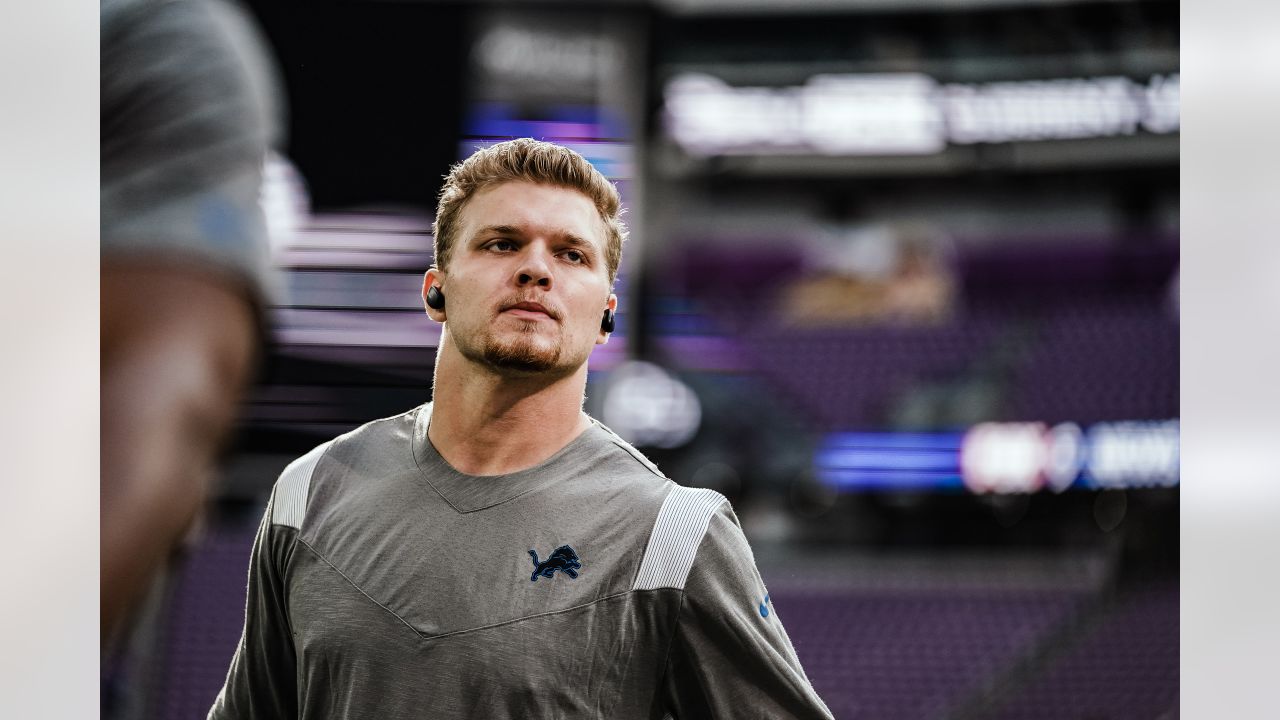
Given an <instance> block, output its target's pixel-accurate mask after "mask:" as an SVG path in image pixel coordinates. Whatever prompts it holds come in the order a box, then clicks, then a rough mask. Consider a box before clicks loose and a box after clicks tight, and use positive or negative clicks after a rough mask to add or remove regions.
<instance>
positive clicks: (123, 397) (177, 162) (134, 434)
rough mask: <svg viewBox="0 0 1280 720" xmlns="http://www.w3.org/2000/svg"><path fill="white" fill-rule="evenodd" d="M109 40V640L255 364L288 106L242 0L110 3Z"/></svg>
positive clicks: (104, 228) (197, 482) (104, 574)
mask: <svg viewBox="0 0 1280 720" xmlns="http://www.w3.org/2000/svg"><path fill="white" fill-rule="evenodd" d="M101 40H102V46H101V48H102V56H101V61H102V69H101V72H102V76H101V83H102V88H101V90H102V107H101V134H102V137H101V141H102V146H101V148H102V149H101V152H102V157H101V161H102V168H101V170H102V188H101V233H102V235H101V243H102V245H101V252H102V255H101V263H102V264H101V299H102V310H101V312H102V315H101V381H102V389H101V423H102V429H101V442H102V446H101V480H100V483H101V484H100V492H101V523H102V525H101V542H102V545H101V549H100V553H101V554H100V563H101V568H100V570H101V580H100V582H101V585H100V590H101V632H102V642H103V645H104V647H105V646H106V645H107V644H109V643H110V642H112V638H113V636H114V634H119V633H121V632H123V631H122V626H123V625H124V624H125V621H126V619H127V618H128V617H129V615H130V613H131V612H132V611H134V610H136V609H137V607H138V605H139V602H140V600H141V599H142V597H143V595H144V594H145V591H146V588H147V586H148V584H149V582H150V580H151V579H152V578H153V577H154V576H155V574H156V571H157V570H158V569H159V568H160V567H162V566H163V564H164V561H165V560H166V558H167V557H168V556H169V554H170V553H171V551H172V550H173V549H174V547H175V546H176V545H177V544H178V543H179V542H180V541H181V540H182V538H183V536H184V534H185V533H186V532H187V530H188V528H189V526H190V525H191V523H192V520H193V519H194V518H195V517H196V515H197V513H198V510H199V508H200V507H201V505H202V502H203V500H204V498H205V492H206V484H207V481H208V478H209V476H210V474H211V470H212V467H213V463H214V460H215V456H216V454H217V451H218V449H219V445H220V443H221V442H222V440H223V438H224V436H225V435H226V433H227V431H228V429H229V428H230V426H231V423H232V420H233V419H234V411H235V408H236V405H237V402H238V400H239V398H240V395H241V391H242V390H243V388H244V387H245V385H246V384H247V382H248V380H249V378H250V376H251V375H252V373H253V370H254V367H255V363H256V358H257V355H258V353H259V347H260V337H261V335H262V331H261V326H262V322H261V320H262V300H263V297H264V294H265V292H266V284H267V275H266V273H268V271H269V269H268V262H267V261H268V256H267V241H266V224H265V219H264V217H263V213H262V210H261V209H260V206H259V196H260V191H261V186H262V172H263V163H264V161H265V159H266V156H267V152H268V149H269V148H270V147H271V146H272V145H273V144H274V143H275V142H276V141H277V139H278V138H277V132H278V127H279V124H280V123H279V112H280V109H279V107H278V106H277V105H276V102H277V100H276V93H275V91H274V88H275V83H276V78H275V76H274V68H273V66H272V65H271V64H270V61H269V57H268V55H267V53H266V51H265V49H264V48H265V45H264V44H263V41H262V40H261V39H260V37H259V36H258V34H257V32H256V30H255V28H254V27H253V26H252V25H251V24H250V21H249V19H248V17H247V16H246V15H245V14H244V13H243V11H241V10H239V9H238V8H237V7H235V6H233V5H230V4H228V3H225V2H221V1H220V0H168V1H159V0H120V1H117V0H104V1H103V2H102V5H101Z"/></svg>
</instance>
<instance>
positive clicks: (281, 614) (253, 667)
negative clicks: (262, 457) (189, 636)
mask: <svg viewBox="0 0 1280 720" xmlns="http://www.w3.org/2000/svg"><path fill="white" fill-rule="evenodd" d="M274 505H275V495H274V493H273V495H272V499H271V501H270V502H269V503H268V504H267V512H266V515H265V516H264V517H263V519H262V524H261V526H259V528H258V535H257V537H256V538H255V540H254V543H253V552H252V554H251V556H250V560H249V590H248V597H247V600H246V601H245V609H244V632H243V633H242V634H241V635H240V644H239V646H237V648H236V653H235V656H234V657H232V659H231V669H230V670H229V671H228V672H227V680H226V684H224V685H223V687H222V691H221V692H219V693H218V697H217V699H216V700H214V703H213V707H212V708H211V709H210V710H209V715H208V718H209V720H224V719H230V718H237V719H241V718H243V719H245V720H258V719H262V720H265V719H267V718H294V717H297V715H298V701H297V697H298V693H297V671H296V668H297V657H296V655H295V651H294V645H293V633H292V631H291V628H290V624H289V610H288V604H287V599H286V590H285V581H284V578H285V570H286V568H287V567H288V564H289V560H290V558H291V556H292V554H293V549H294V546H295V542H296V540H297V532H298V531H297V530H295V529H294V528H292V527H287V526H284V525H276V524H273V523H272V521H271V520H272V508H273V507H274Z"/></svg>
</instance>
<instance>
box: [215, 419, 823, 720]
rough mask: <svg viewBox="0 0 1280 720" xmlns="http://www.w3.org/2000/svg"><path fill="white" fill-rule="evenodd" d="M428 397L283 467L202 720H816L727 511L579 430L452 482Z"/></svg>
mask: <svg viewBox="0 0 1280 720" xmlns="http://www.w3.org/2000/svg"><path fill="white" fill-rule="evenodd" d="M430 409H431V406H430V404H427V405H424V406H422V407H419V408H417V409H415V410H413V411H410V412H408V413H405V414H404V415H400V416H398V417H394V418H390V419H387V420H380V421H377V422H374V423H370V424H369V425H366V426H364V427H362V428H360V429H358V430H355V431H353V432H352V433H349V434H347V435H344V436H342V437H339V438H337V439H336V440H333V441H331V442H328V443H325V444H324V445H321V446H320V447H318V448H316V449H315V450H313V451H311V452H310V453H308V454H307V455H305V456H303V457H302V458H300V459H299V460H297V461H295V462H294V463H293V464H291V465H290V466H289V467H288V468H287V469H286V470H285V471H284V473H283V474H282V475H281V478H280V480H279V481H278V482H277V483H276V487H275V490H274V492H273V493H272V499H271V502H270V505H269V506H268V510H267V514H266V517H265V518H264V519H263V522H262V526H261V528H260V529H259V533H258V537H257V541H256V543H255V545H254V549H253V556H252V561H251V567H250V577H249V593H248V602H247V606H246V613H245V615H246V617H245V630H244V635H243V637H242V638H241V641H240V646H239V648H238V650H237V651H236V654H235V657H234V658H233V660H232V663H231V669H230V672H229V673H228V676H227V682H226V685H225V687H224V688H223V690H222V692H221V693H220V694H219V696H218V699H217V700H216V702H215V704H214V706H213V708H212V710H211V711H210V713H209V717H210V718H214V719H219V720H220V719H222V718H293V717H298V718H486V719H491V718H492V719H496V718H652V719H654V720H658V719H660V718H664V717H668V716H670V717H674V718H681V719H683V718H704V717H726V718H728V717H732V718H757V717H758V718H830V717H831V715H830V713H829V711H828V710H827V708H826V706H825V705H824V704H823V702H822V700H821V699H820V698H819V697H818V696H817V695H816V694H815V693H814V691H813V688H812V686H811V685H810V683H809V681H808V678H807V677H806V676H805V674H804V671H803V669H801V667H800V663H799V660H798V659H797V658H796V654H795V650H794V649H793V648H792V645H791V642H790V640H789V639H788V638H787V634H786V631H785V630H783V628H782V625H781V623H780V622H779V619H778V616H777V613H776V612H775V611H774V609H773V607H772V604H771V603H770V602H769V600H768V599H767V590H766V589H765V587H764V583H763V582H762V581H761V579H760V575H759V573H758V572H757V570H756V567H755V561H754V559H753V557H752V555H751V549H750V547H749V546H748V545H747V541H746V538H745V537H744V536H743V534H742V530H741V529H740V527H739V525H738V522H737V518H736V517H735V516H734V514H733V511H732V509H731V508H730V507H729V503H728V502H727V501H726V500H725V498H724V497H723V496H721V495H719V494H717V493H715V492H713V491H710V490H696V489H691V488H685V487H681V486H679V485H676V484H675V483H673V482H671V481H670V480H668V479H666V478H665V477H663V476H662V475H661V473H659V472H658V470H657V468H655V467H654V466H653V465H652V464H651V463H649V462H648V461H647V460H646V459H645V458H644V457H643V456H642V455H640V454H639V453H638V452H637V451H636V450H634V449H633V448H631V447H630V446H629V445H627V444H626V443H625V442H623V441H622V440H621V439H619V438H618V437H617V436H616V435H614V434H613V433H611V432H610V431H609V430H607V429H606V428H604V427H603V426H600V425H598V424H596V425H593V426H592V427H591V428H590V429H589V430H587V431H586V432H584V433H583V434H582V435H581V436H579V437H578V438H577V439H575V440H574V441H573V442H571V443H570V444H569V445H567V446H566V447H565V448H564V449H562V450H561V451H560V452H559V453H557V454H556V455H555V456H553V457H552V458H550V459H549V460H547V461H546V462H544V463H542V464H540V465H538V466H537V467H534V468H531V469H528V470H523V471H520V472H517V473H512V474H509V475H502V476H493V477H473V476H468V475H464V474H462V473H460V472H458V471H457V470H455V469H454V468H452V467H451V466H450V465H448V463H446V462H445V461H444V459H443V458H441V457H440V455H439V454H438V453H437V452H436V451H435V449H434V448H432V446H431V443H430V441H429V440H428V439H427V434H426V429H427V423H428V419H429V417H430Z"/></svg>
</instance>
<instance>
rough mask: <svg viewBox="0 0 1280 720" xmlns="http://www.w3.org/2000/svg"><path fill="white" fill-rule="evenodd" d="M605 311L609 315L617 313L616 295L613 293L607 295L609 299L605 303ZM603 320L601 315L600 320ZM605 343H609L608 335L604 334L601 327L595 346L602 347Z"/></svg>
mask: <svg viewBox="0 0 1280 720" xmlns="http://www.w3.org/2000/svg"><path fill="white" fill-rule="evenodd" d="M605 310H606V311H608V312H609V313H617V312H618V296H617V295H615V294H613V293H609V299H608V300H607V301H606V302H605ZM603 318H604V314H603V313H601V319H603ZM607 342H609V333H607V332H605V330H604V328H603V327H602V328H600V334H599V335H597V336H596V344H597V345H603V344H605V343H607Z"/></svg>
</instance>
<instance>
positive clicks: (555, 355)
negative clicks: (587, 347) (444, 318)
mask: <svg viewBox="0 0 1280 720" xmlns="http://www.w3.org/2000/svg"><path fill="white" fill-rule="evenodd" d="M522 324H523V327H522V328H521V329H520V330H519V331H518V333H517V335H516V337H515V339H513V340H508V341H506V342H503V341H501V340H499V339H498V337H497V335H496V333H494V332H493V330H492V329H491V328H487V329H486V330H485V331H484V332H483V333H482V335H483V337H481V338H478V340H479V342H477V343H470V342H466V343H464V342H459V341H458V339H457V336H454V343H455V344H456V345H457V347H458V351H459V352H460V353H461V354H462V356H463V357H464V358H466V359H467V360H470V361H472V362H476V363H480V364H482V365H484V366H485V367H488V368H489V369H491V370H493V371H494V372H496V373H498V374H500V375H505V376H513V377H529V376H538V375H546V376H549V377H550V376H554V377H560V376H565V375H570V374H572V373H573V372H574V371H575V370H576V369H577V368H578V367H579V366H580V365H581V363H582V362H583V361H585V360H586V358H582V359H581V361H579V362H573V363H568V364H566V363H565V362H564V360H565V357H564V354H565V352H564V351H565V343H564V342H563V341H560V342H555V343H554V344H553V345H552V346H551V347H545V346H540V345H539V344H538V343H536V342H535V341H534V340H533V337H532V336H533V334H534V329H535V324H534V323H532V322H529V323H523V322H522ZM473 337H474V336H473Z"/></svg>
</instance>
